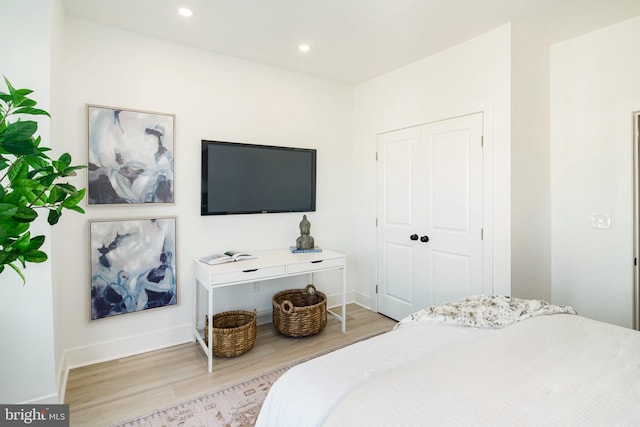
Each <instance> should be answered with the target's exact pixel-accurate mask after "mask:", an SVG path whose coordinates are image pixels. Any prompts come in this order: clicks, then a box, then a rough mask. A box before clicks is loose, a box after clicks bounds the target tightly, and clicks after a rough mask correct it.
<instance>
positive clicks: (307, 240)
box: [296, 215, 314, 249]
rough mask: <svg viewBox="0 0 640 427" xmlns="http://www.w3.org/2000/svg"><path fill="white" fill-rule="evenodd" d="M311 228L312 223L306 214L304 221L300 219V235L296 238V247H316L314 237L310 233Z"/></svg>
mask: <svg viewBox="0 0 640 427" xmlns="http://www.w3.org/2000/svg"><path fill="white" fill-rule="evenodd" d="M310 230H311V223H310V222H309V220H308V219H307V216H306V215H302V221H300V237H298V238H297V239H296V249H313V248H314V242H313V237H311V236H310V235H309V231H310Z"/></svg>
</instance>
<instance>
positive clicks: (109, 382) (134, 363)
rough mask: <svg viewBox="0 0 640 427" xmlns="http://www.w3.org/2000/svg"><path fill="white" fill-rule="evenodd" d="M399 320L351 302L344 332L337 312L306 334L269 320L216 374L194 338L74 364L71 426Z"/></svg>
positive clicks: (98, 421) (181, 395)
mask: <svg viewBox="0 0 640 427" xmlns="http://www.w3.org/2000/svg"><path fill="white" fill-rule="evenodd" d="M395 324H396V322H395V321H394V320H391V319H389V318H387V317H384V316H382V315H380V314H378V313H374V312H372V311H369V310H367V309H364V308H362V307H360V306H358V305H356V304H349V305H348V306H347V332H346V333H344V334H343V333H341V332H340V322H339V321H338V320H337V319H336V318H334V317H333V316H328V320H327V326H326V327H325V328H324V329H323V330H322V331H321V332H320V333H319V334H317V335H314V336H311V337H304V338H289V337H285V336H283V335H280V334H279V333H278V332H276V331H275V329H274V328H273V325H272V324H270V323H269V324H266V325H260V326H258V328H257V337H256V343H255V345H254V347H253V348H252V349H251V350H250V351H249V352H247V353H245V354H243V355H241V356H237V357H233V358H214V360H213V372H212V373H208V372H207V358H206V356H205V355H204V352H203V351H202V349H201V348H200V346H199V345H198V344H195V343H187V344H181V345H178V346H174V347H170V348H166V349H162V350H158V351H153V352H149V353H144V354H140V355H136V356H131V357H126V358H122V359H117V360H112V361H109V362H104V363H99V364H95V365H91V366H85V367H82V368H77V369H72V370H71V371H70V372H69V378H68V381H67V390H66V395H65V400H66V402H65V403H67V404H69V410H70V421H71V426H73V427H76V426H91V427H96V426H108V425H111V424H114V423H117V422H119V421H124V420H127V419H129V418H134V417H137V416H140V415H144V414H147V413H149V412H151V411H153V410H155V409H161V408H165V407H168V406H172V405H174V404H176V403H179V402H181V401H183V400H187V399H188V398H190V397H192V396H196V395H199V394H203V393H206V392H210V391H214V390H217V389H220V388H224V387H226V386H228V385H231V384H235V383H239V382H242V381H244V380H247V379H250V378H253V377H256V376H259V375H261V374H263V373H266V372H270V371H272V370H274V369H277V368H279V367H282V366H287V365H290V364H292V363H293V362H296V361H301V360H306V359H309V358H311V357H314V356H316V355H319V354H322V353H325V352H327V351H330V350H333V349H336V348H339V347H342V346H344V345H347V344H350V343H353V342H357V341H360V340H362V339H365V338H369V337H371V336H374V335H378V334H380V333H382V332H386V331H389V330H391V328H392V327H393V326H394V325H395Z"/></svg>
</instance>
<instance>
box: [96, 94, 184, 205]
mask: <svg viewBox="0 0 640 427" xmlns="http://www.w3.org/2000/svg"><path fill="white" fill-rule="evenodd" d="M87 110H88V114H87V116H88V121H89V123H88V132H89V134H88V144H89V147H88V150H87V152H88V166H89V167H88V185H87V188H88V197H87V199H88V204H90V205H101V204H109V205H113V204H135V203H174V171H173V165H174V162H173V156H174V123H175V115H173V114H162V113H152V112H146V111H138V110H128V109H123V108H114V107H103V106H97V105H88V106H87Z"/></svg>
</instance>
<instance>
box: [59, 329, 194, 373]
mask: <svg viewBox="0 0 640 427" xmlns="http://www.w3.org/2000/svg"><path fill="white" fill-rule="evenodd" d="M192 340H193V337H192V329H191V323H185V324H183V325H180V326H175V327H172V328H165V329H160V330H157V331H153V332H149V333H145V334H137V335H129V336H127V337H124V338H122V339H115V340H110V341H103V342H99V343H95V344H91V345H86V346H82V347H76V348H71V349H66V350H65V351H64V355H63V359H64V361H65V365H64V366H62V367H61V368H63V369H67V370H69V369H73V368H79V367H81V366H87V365H93V364H94V363H100V362H106V361H109V360H114V359H119V358H122V357H127V356H133V355H136V354H140V353H146V352H147V351H153V350H158V349H161V348H166V347H171V346H174V345H178V344H183V343H186V342H189V341H192Z"/></svg>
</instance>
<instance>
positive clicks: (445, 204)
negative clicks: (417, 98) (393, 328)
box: [378, 114, 482, 319]
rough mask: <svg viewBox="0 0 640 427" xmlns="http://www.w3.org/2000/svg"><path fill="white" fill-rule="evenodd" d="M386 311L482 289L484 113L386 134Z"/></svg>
mask: <svg viewBox="0 0 640 427" xmlns="http://www.w3.org/2000/svg"><path fill="white" fill-rule="evenodd" d="M378 183H379V185H378V311H379V312H380V313H382V314H385V315H387V316H389V317H391V318H394V319H400V318H402V317H404V316H406V315H408V314H410V313H413V312H415V311H417V310H419V309H421V308H424V307H427V306H430V305H435V304H441V303H443V302H447V301H453V300H456V299H460V298H463V297H465V296H469V295H473V294H478V293H481V292H482V235H481V230H482V114H474V115H469V116H463V117H457V118H452V119H448V120H443V121H439V122H435V123H430V124H427V125H423V126H417V127H413V128H409V129H403V130H399V131H394V132H389V133H385V134H381V135H379V137H378Z"/></svg>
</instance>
